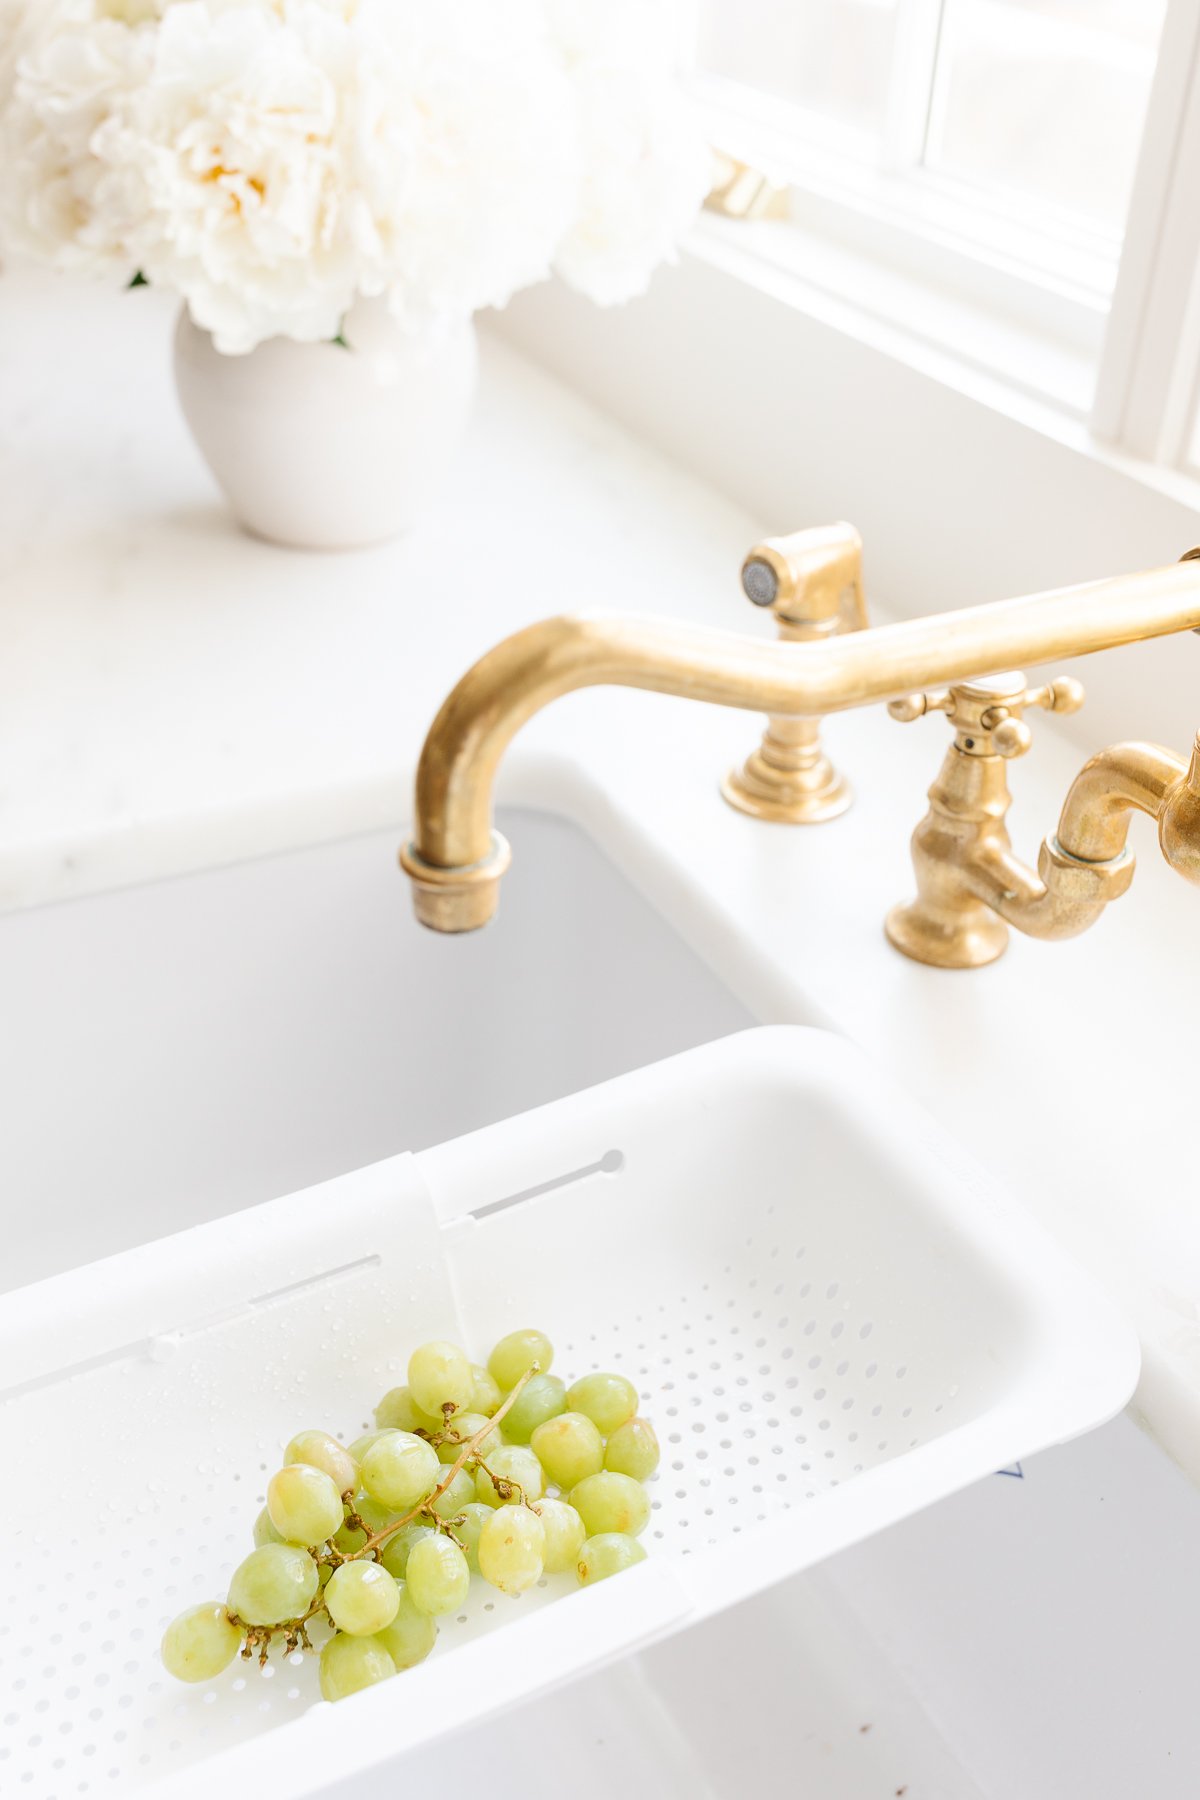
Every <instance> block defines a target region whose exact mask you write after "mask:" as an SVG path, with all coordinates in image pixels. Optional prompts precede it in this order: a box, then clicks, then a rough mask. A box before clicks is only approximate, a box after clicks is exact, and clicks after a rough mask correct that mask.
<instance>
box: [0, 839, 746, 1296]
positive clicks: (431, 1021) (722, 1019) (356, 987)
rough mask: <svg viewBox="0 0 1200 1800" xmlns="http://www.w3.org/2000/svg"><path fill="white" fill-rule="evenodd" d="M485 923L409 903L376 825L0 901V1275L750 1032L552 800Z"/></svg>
mask: <svg viewBox="0 0 1200 1800" xmlns="http://www.w3.org/2000/svg"><path fill="white" fill-rule="evenodd" d="M511 829H512V830H513V835H514V836H517V837H519V840H520V844H521V855H520V856H519V858H517V859H516V862H515V864H514V867H513V870H512V873H511V875H510V877H509V880H508V882H507V884H506V888H505V895H504V905H503V908H502V911H501V917H500V918H499V919H498V920H497V922H496V923H495V924H494V925H493V926H492V927H491V928H490V929H489V930H487V931H485V932H480V933H477V934H475V935H472V936H469V937H464V938H441V937H438V936H436V935H435V934H434V933H432V932H428V931H425V930H423V929H422V928H421V927H420V926H418V925H417V924H416V923H415V922H414V920H413V917H412V909H411V906H410V904H409V895H408V884H407V882H406V881H405V880H404V878H403V876H402V875H401V874H400V872H399V870H398V869H397V867H396V846H397V844H398V843H399V841H400V836H401V832H400V828H399V826H398V827H397V828H396V830H395V831H387V832H380V833H373V834H371V835H370V836H365V837H357V838H351V839H348V840H345V841H343V842H341V843H336V844H331V845H327V846H324V847H321V848H318V849H314V850H304V851H299V852H295V853H293V854H289V855H285V856H276V857H270V858H264V859H262V860H260V861H255V862H247V863H242V864H238V865H236V866H234V867H231V868H226V869H218V870H214V871H211V872H208V873H204V874H199V875H193V876H188V877H184V878H181V879H177V880H173V881H163V882H158V883H154V884H152V885H148V886H143V887H137V888H131V889H128V890H124V891H121V892H118V893H112V894H104V895H101V896H99V897H97V898H95V899H88V900H81V901H75V902H71V903H68V904H64V905H61V906H54V907H46V908H42V909H40V910H38V911H35V912H28V913H18V914H15V915H13V916H11V917H9V918H6V919H3V920H0V994H3V996H4V1003H3V1010H2V1016H0V1093H2V1094H3V1095H4V1115H5V1118H4V1130H3V1132H2V1133H0V1192H2V1193H3V1194H5V1195H6V1196H8V1199H9V1203H10V1205H12V1206H14V1207H15V1208H19V1209H20V1229H19V1231H18V1232H17V1233H16V1234H15V1235H14V1234H10V1235H9V1238H8V1241H7V1242H6V1245H5V1254H4V1257H3V1259H0V1288H12V1287H18V1286H22V1285H23V1284H25V1283H26V1282H29V1281H35V1280H38V1279H40V1278H41V1277H42V1276H44V1275H49V1274H52V1273H54V1272H55V1271H57V1270H59V1269H63V1268H67V1267H71V1266H73V1265H75V1264H79V1263H84V1262H90V1261H92V1260H94V1259H95V1258H97V1257H100V1256H107V1255H109V1254H111V1253H112V1252H114V1251H118V1250H122V1249H126V1248H128V1247H129V1246H131V1245H133V1244H138V1243H143V1242H145V1241H146V1240H147V1239H150V1238H157V1237H161V1236H163V1235H164V1234H165V1233H167V1232H172V1231H180V1230H182V1229H183V1228H184V1227H185V1226H188V1225H195V1224H199V1223H200V1222H201V1221H203V1220H206V1219H212V1218H218V1217H220V1216H221V1215H223V1214H225V1213H228V1212H231V1211H233V1210H234V1209H235V1208H237V1207H242V1206H250V1205H253V1204H255V1203H256V1202H257V1201H261V1200H267V1199H271V1198H273V1197H275V1196H277V1195H279V1194H286V1193H290V1192H292V1191H293V1190H295V1189H297V1188H302V1187H306V1186H309V1185H311V1184H312V1183H313V1182H317V1181H321V1180H324V1179H325V1178H326V1177H328V1176H331V1175H336V1174H340V1173H342V1172H343V1171H345V1170H347V1169H354V1168H361V1167H362V1166H363V1165H364V1164H367V1163H371V1162H377V1161H378V1160H380V1159H381V1158H382V1157H385V1156H390V1155H392V1154H394V1153H395V1152H396V1151H400V1150H419V1149H422V1148H424V1147H425V1146H426V1145H428V1144H435V1143H440V1142H442V1141H444V1140H445V1139H447V1138H452V1137H456V1136H458V1135H459V1134H460V1133H462V1132H464V1131H471V1130H474V1129H475V1128H476V1127H478V1126H481V1125H487V1124H490V1123H492V1122H493V1121H494V1120H496V1119H501V1118H505V1117H507V1116H508V1115H510V1114H512V1113H516V1112H521V1111H524V1110H526V1109H527V1108H529V1107H531V1106H537V1105H540V1104H541V1103H542V1102H544V1101H547V1100H553V1099H556V1098H558V1097H559V1096H560V1095H563V1094H567V1093H571V1092H573V1091H574V1090H576V1089H578V1088H582V1087H587V1086H589V1085H591V1084H592V1083H594V1082H596V1081H602V1080H604V1079H606V1078H607V1077H609V1076H612V1075H617V1074H621V1073H624V1071H626V1070H627V1069H631V1068H635V1067H637V1066H638V1065H640V1064H642V1063H647V1062H652V1061H654V1060H655V1059H656V1058H658V1057H662V1056H667V1055H670V1054H671V1053H672V1052H674V1051H677V1050H683V1049H687V1048H688V1047H690V1046H691V1045H694V1044H699V1043H703V1042H705V1041H707V1040H708V1039H711V1038H715V1037H720V1036H722V1035H723V1034H725V1033H727V1032H730V1031H737V1030H740V1029H741V1028H742V1027H743V1026H745V1025H749V1024H751V1023H753V1021H752V1019H751V1017H750V1015H749V1013H747V1012H746V1011H745V1009H744V1008H743V1007H742V1006H740V1005H739V1004H738V1003H737V1002H736V1001H735V1000H734V999H733V998H732V996H731V995H730V994H729V992H728V991H727V990H726V989H725V988H724V987H722V986H721V985H720V984H719V983H718V982H717V980H716V979H715V978H714V977H713V976H712V975H711V974H710V973H709V972H708V971H707V970H706V969H705V967H704V966H703V964H702V963H700V962H699V961H698V960H697V958H696V957H694V956H693V955H692V954H691V952H690V951H689V950H687V949H686V948H685V947H684V945H682V944H681V942H680V940H679V939H678V937H676V936H675V934H674V933H673V932H672V931H671V930H670V928H669V927H668V926H667V925H666V924H665V923H664V921H663V920H662V919H661V918H660V917H659V916H658V914H657V913H656V912H655V911H654V910H653V908H651V907H650V906H649V905H648V904H647V902H646V901H644V900H643V899H642V898H641V897H640V896H639V895H638V894H637V893H636V891H635V890H634V889H633V888H632V887H631V886H630V885H629V883H628V882H627V881H626V880H625V878H624V877H623V876H622V875H620V874H619V873H618V872H617V870H616V869H615V868H614V867H613V865H612V864H611V863H610V862H609V861H607V860H606V858H605V857H604V856H602V855H601V853H600V852H599V851H598V850H597V849H596V848H595V846H594V845H593V844H592V842H591V840H590V839H589V838H587V837H585V836H584V834H583V833H582V832H581V831H580V830H578V828H577V827H575V826H574V825H572V824H570V823H568V822H567V821H565V820H564V819H561V818H558V817H554V816H551V815H550V814H547V813H541V812H537V813H524V814H522V815H521V816H520V818H519V819H518V820H516V821H515V823H512V824H511Z"/></svg>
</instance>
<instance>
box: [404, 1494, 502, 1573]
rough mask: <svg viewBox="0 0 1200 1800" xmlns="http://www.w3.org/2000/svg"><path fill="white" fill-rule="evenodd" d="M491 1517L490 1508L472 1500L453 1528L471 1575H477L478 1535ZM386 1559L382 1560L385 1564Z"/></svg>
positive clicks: (463, 1509) (464, 1508)
mask: <svg viewBox="0 0 1200 1800" xmlns="http://www.w3.org/2000/svg"><path fill="white" fill-rule="evenodd" d="M491 1516H492V1508H491V1507H490V1506H485V1505H484V1504H483V1503H482V1501H479V1500H472V1501H471V1502H470V1503H469V1504H468V1505H467V1506H464V1507H463V1508H462V1511H461V1513H460V1515H459V1520H458V1523H457V1524H456V1525H455V1527H454V1535H455V1537H456V1538H457V1539H458V1541H459V1543H460V1544H461V1545H462V1547H463V1550H464V1551H465V1553H466V1558H467V1564H468V1566H469V1568H470V1570H471V1573H472V1574H473V1575H478V1573H479V1534H480V1532H481V1531H482V1530H483V1528H484V1526H485V1525H486V1524H487V1522H488V1520H489V1519H490V1518H491ZM386 1560H387V1558H386V1557H385V1558H384V1561H385V1562H386Z"/></svg>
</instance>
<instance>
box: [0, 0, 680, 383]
mask: <svg viewBox="0 0 1200 1800" xmlns="http://www.w3.org/2000/svg"><path fill="white" fill-rule="evenodd" d="M672 13H673V0H453V4H449V3H448V0H24V3H20V0H0V227H2V232H3V240H4V242H5V245H6V247H8V248H12V249H17V250H23V251H24V252H26V253H28V254H31V255H33V256H36V257H38V258H40V259H41V260H43V261H45V262H48V263H50V264H52V265H53V266H56V267H60V268H70V269H75V268H80V269H89V270H92V271H98V272H101V273H110V274H111V273H112V272H113V271H114V270H121V271H124V272H125V274H126V275H127V276H128V275H131V274H132V273H133V272H134V271H136V270H141V271H142V272H144V274H145V275H146V277H147V278H148V279H149V280H150V281H151V282H152V283H154V284H155V285H161V286H164V287H170V288H173V289H175V290H176V291H177V292H179V293H180V294H181V295H182V296H183V298H184V299H185V300H186V302H187V304H188V306H189V308H190V310H191V312H192V315H193V317H194V319H195V320H196V322H197V324H199V325H201V326H202V327H205V328H206V329H208V330H209V331H211V332H212V333H213V336H214V338H215V340H216V342H217V344H218V346H219V348H221V349H222V350H225V351H229V352H239V351H245V350H249V349H251V348H253V346H254V345H255V344H257V343H260V342H261V341H262V340H263V339H264V338H266V337H270V336H274V335H278V334H285V335H287V336H290V337H293V338H299V339H302V340H311V339H321V338H330V337H333V336H334V335H336V333H337V331H338V329H339V327H340V323H341V320H342V318H343V316H344V314H345V313H346V312H347V311H348V309H349V307H350V306H351V305H352V303H353V301H354V299H355V298H356V297H357V296H358V295H360V294H361V295H376V294H386V295H387V296H388V300H389V304H390V305H391V307H392V308H393V310H394V311H395V312H396V313H397V314H398V315H399V316H401V317H404V318H408V319H412V320H414V321H415V320H418V319H421V318H423V317H426V316H428V315H431V314H451V315H462V314H466V313H470V312H473V311H475V310H477V309H478V308H479V307H481V306H485V305H503V304H504V302H505V301H506V300H507V299H508V298H509V296H510V295H511V294H512V293H514V292H515V291H516V290H517V289H518V288H520V287H523V286H525V285H527V284H528V283H530V282H532V281H537V280H539V279H541V278H543V277H544V276H545V275H546V274H548V273H549V271H550V268H551V266H552V265H553V264H555V263H556V264H557V266H558V267H559V268H560V269H561V270H562V272H563V273H564V274H565V275H566V277H567V279H569V280H571V281H572V282H574V283H575V284H576V285H577V286H579V287H581V288H583V289H584V291H585V292H588V293H590V294H592V295H593V296H594V297H595V298H597V299H601V300H613V299H617V298H622V297H624V296H626V295H627V294H630V293H634V292H637V291H639V290H640V289H641V288H643V287H644V286H645V284H646V282H647V280H648V278H649V274H650V271H651V269H652V267H653V266H654V264H655V263H656V262H657V261H659V260H660V259H661V258H662V256H664V255H665V254H667V253H668V252H669V250H670V249H671V246H672V245H673V243H674V241H675V239H676V238H677V236H678V235H679V233H680V232H681V231H682V230H683V229H684V228H685V226H686V224H687V223H688V221H689V219H690V217H691V214H692V213H693V212H694V210H695V207H696V205H697V204H698V202H699V199H700V198H701V196H702V193H703V174H702V172H701V171H702V169H703V167H704V162H703V157H702V156H701V155H700V154H699V151H698V145H699V140H698V137H697V135H696V132H695V128H694V126H693V124H692V122H691V120H690V116H689V115H688V113H687V111H686V109H685V108H684V106H683V104H682V102H681V101H680V99H679V95H678V89H677V86H676V84H675V81H674V70H673V59H674V54H675V50H676V48H677V45H678V39H677V38H676V37H675V36H674V35H673V28H672V26H671V25H670V22H669V20H670V16H671V15H672Z"/></svg>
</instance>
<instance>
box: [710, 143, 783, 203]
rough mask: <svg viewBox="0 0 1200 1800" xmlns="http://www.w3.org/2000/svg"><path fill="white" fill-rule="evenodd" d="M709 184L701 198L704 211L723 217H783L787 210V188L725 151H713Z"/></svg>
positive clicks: (751, 164)
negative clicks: (711, 173) (704, 195)
mask: <svg viewBox="0 0 1200 1800" xmlns="http://www.w3.org/2000/svg"><path fill="white" fill-rule="evenodd" d="M712 154H713V175H712V186H711V187H710V188H709V190H708V194H707V196H706V198H705V201H704V209H705V211H706V212H711V213H719V214H720V216H721V217H722V218H724V219H786V218H787V217H788V213H789V210H790V209H789V200H788V190H787V188H786V187H785V186H784V185H783V183H782V182H779V181H776V180H775V179H774V177H773V176H771V175H768V174H767V173H766V172H765V170H763V169H757V168H755V167H754V165H753V163H748V162H743V161H742V160H741V158H740V157H737V156H731V155H730V154H729V152H728V151H727V150H718V149H715V148H714V150H713V153H712Z"/></svg>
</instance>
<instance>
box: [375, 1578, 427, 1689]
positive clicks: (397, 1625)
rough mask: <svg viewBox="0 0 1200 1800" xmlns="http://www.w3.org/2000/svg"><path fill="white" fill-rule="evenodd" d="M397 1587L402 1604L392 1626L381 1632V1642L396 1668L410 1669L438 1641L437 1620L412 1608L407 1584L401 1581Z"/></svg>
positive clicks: (421, 1659) (423, 1658) (421, 1660)
mask: <svg viewBox="0 0 1200 1800" xmlns="http://www.w3.org/2000/svg"><path fill="white" fill-rule="evenodd" d="M397 1586H398V1587H399V1589H400V1604H399V1606H398V1607H397V1608H396V1616H395V1618H394V1619H393V1620H392V1622H391V1624H390V1625H388V1626H385V1628H384V1629H383V1630H382V1631H381V1632H380V1634H379V1641H380V1643H381V1644H383V1645H385V1646H386V1648H387V1652H388V1655H389V1656H390V1657H391V1659H392V1661H393V1663H394V1664H395V1665H396V1667H397V1669H411V1668H413V1667H414V1666H415V1665H416V1664H417V1663H419V1662H424V1661H425V1658H426V1657H427V1656H428V1655H429V1652H430V1651H431V1650H432V1649H433V1646H434V1644H435V1643H436V1642H437V1621H436V1619H434V1618H433V1616H432V1614H430V1613H423V1612H421V1611H419V1609H418V1608H417V1607H415V1606H414V1605H413V1603H412V1596H411V1595H410V1594H409V1591H408V1583H407V1582H406V1581H401V1582H398V1583H397Z"/></svg>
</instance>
